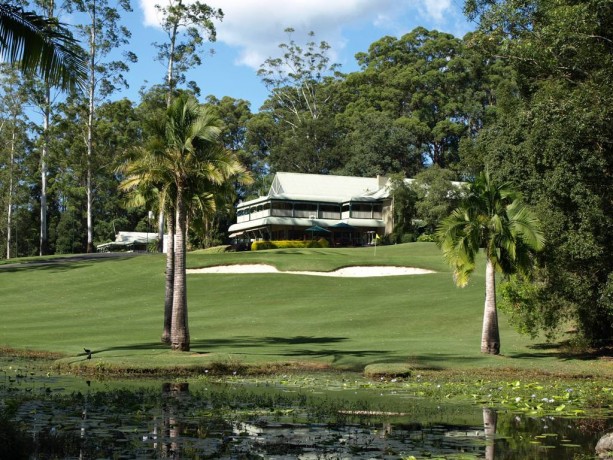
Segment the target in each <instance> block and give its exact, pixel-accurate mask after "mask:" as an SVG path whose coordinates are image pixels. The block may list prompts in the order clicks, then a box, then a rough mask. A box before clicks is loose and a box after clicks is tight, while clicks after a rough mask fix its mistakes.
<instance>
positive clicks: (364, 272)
mask: <svg viewBox="0 0 613 460" xmlns="http://www.w3.org/2000/svg"><path fill="white" fill-rule="evenodd" d="M187 273H188V274H196V273H205V274H210V273H227V274H231V273H234V274H237V273H285V274H289V275H311V276H341V277H348V278H370V277H373V276H406V275H426V274H428V273H435V272H433V271H432V270H425V269H423V268H412V267H390V266H384V265H378V266H355V267H343V268H339V269H338V270H334V271H332V272H312V271H296V272H292V271H288V272H282V271H279V270H277V269H276V268H275V267H273V266H272V265H264V264H252V265H218V266H215V267H206V268H195V269H190V270H187Z"/></svg>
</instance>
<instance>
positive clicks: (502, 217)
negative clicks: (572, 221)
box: [437, 171, 545, 354]
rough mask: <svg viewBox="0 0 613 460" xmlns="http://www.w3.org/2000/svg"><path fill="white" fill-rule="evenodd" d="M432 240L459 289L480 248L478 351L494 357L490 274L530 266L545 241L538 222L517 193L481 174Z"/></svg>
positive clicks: (495, 324)
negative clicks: (482, 261) (481, 303)
mask: <svg viewBox="0 0 613 460" xmlns="http://www.w3.org/2000/svg"><path fill="white" fill-rule="evenodd" d="M437 237H438V241H439V243H438V244H439V245H440V247H441V249H442V251H443V256H444V258H445V260H446V261H447V262H448V263H449V265H450V266H451V267H452V268H453V276H454V280H455V282H456V284H457V285H458V286H460V287H464V286H466V284H467V283H468V281H469V279H470V275H471V274H472V272H473V271H474V269H475V262H476V258H477V254H478V253H479V250H480V249H483V250H484V253H485V261H486V271H485V309H484V313H483V331H482V335H481V352H482V353H490V354H499V353H500V333H499V330H498V313H497V308H496V271H500V272H502V273H503V274H504V275H510V274H512V273H518V272H519V273H527V272H529V271H530V270H531V269H532V268H533V266H534V259H533V257H532V256H533V255H534V253H535V252H536V251H540V250H542V248H543V246H544V242H545V240H544V237H543V233H542V231H541V229H540V221H539V220H538V218H537V217H536V216H535V215H534V214H533V213H532V212H531V211H530V210H529V209H528V207H527V206H526V205H525V204H524V203H523V202H522V198H521V195H520V194H519V193H517V192H515V191H512V190H510V189H509V188H507V185H506V184H500V183H496V182H495V181H492V179H491V178H490V175H489V173H488V172H487V171H486V172H482V173H481V174H480V175H479V176H478V177H476V178H475V180H474V181H473V182H472V183H471V184H470V185H469V187H468V191H467V194H466V196H465V198H464V199H463V200H462V202H461V204H460V206H459V207H458V208H456V209H455V210H454V211H453V212H452V213H451V214H450V215H449V216H448V217H447V218H445V219H444V220H443V221H442V223H441V225H440V227H439V228H438V230H437Z"/></svg>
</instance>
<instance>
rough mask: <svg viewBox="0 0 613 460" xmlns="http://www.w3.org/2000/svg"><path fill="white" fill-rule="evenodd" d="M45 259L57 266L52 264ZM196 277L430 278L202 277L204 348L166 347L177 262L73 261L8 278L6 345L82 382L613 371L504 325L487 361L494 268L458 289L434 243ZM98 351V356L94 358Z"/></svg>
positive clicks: (237, 257) (251, 258)
mask: <svg viewBox="0 0 613 460" xmlns="http://www.w3.org/2000/svg"><path fill="white" fill-rule="evenodd" d="M44 262H48V261H47V260H45V261H44ZM187 263H188V267H190V268H197V267H205V266H214V265H229V264H252V263H263V264H270V265H273V266H275V267H276V268H277V269H279V270H281V271H310V270H315V271H331V270H334V269H336V268H340V267H346V266H352V265H393V266H409V267H416V268H426V269H429V270H433V271H435V272H436V273H434V274H430V275H416V276H390V277H382V278H335V277H313V276H305V275H291V274H285V273H281V274H235V275H232V274H224V275H221V274H217V275H188V305H189V321H190V332H191V338H192V349H191V351H190V352H187V353H177V352H172V351H170V350H169V349H168V348H167V347H166V346H165V345H163V344H162V343H160V342H159V336H160V334H161V325H162V311H163V310H162V309H163V289H164V255H161V254H155V255H150V254H148V255H143V256H134V257H128V256H127V255H126V256H125V257H118V258H108V259H106V258H104V259H95V260H90V259H87V258H85V259H82V260H80V259H77V260H75V259H67V260H64V261H62V262H61V263H42V264H36V263H32V262H30V263H28V264H23V265H6V266H4V267H2V268H0V283H1V285H2V291H3V302H2V305H0V314H2V317H3V321H2V324H1V325H0V346H2V347H5V349H7V350H8V349H11V350H20V351H22V352H23V351H33V352H34V351H38V352H40V351H42V352H53V353H59V354H61V355H62V356H63V357H62V358H60V359H57V360H56V361H55V363H56V365H57V366H59V367H61V368H63V369H67V370H72V371H75V372H91V373H96V372H98V373H101V374H113V373H126V372H128V373H133V374H135V375H147V374H149V373H169V374H177V375H179V374H181V373H192V374H198V373H204V372H219V373H223V372H228V373H233V372H242V373H246V374H248V373H267V372H268V373H272V372H294V371H301V370H302V371H307V372H315V371H319V370H326V371H341V372H359V373H366V374H367V375H381V374H386V373H387V374H389V375H396V374H403V375H409V374H410V373H411V372H416V371H417V372H439V373H478V372H481V373H484V374H487V373H490V372H492V371H494V372H495V371H496V370H500V371H501V372H502V371H504V372H507V373H510V374H513V373H517V374H522V373H523V374H526V375H531V374H534V373H541V374H548V375H553V376H555V375H566V376H578V377H589V376H597V377H608V376H612V375H613V366H612V363H611V361H610V360H606V359H600V358H599V357H595V356H585V355H584V356H578V355H575V356H573V355H569V354H567V353H564V352H563V351H562V349H561V348H559V346H558V345H557V344H555V343H554V344H546V343H544V340H542V339H537V340H534V341H533V340H530V339H529V338H528V337H525V336H521V335H519V334H518V333H517V332H515V331H514V330H513V329H512V328H511V327H509V325H508V324H507V321H506V318H504V316H503V315H501V319H500V326H501V336H502V356H488V355H483V354H481V353H480V352H479V340H480V328H481V315H482V308H483V295H484V294H483V272H482V268H483V267H482V266H480V269H479V270H478V271H477V272H476V273H475V275H474V276H473V279H472V280H471V283H470V284H469V286H468V287H466V288H464V289H459V288H457V287H455V285H454V284H453V281H452V277H451V273H450V271H449V269H448V268H447V267H446V266H445V264H444V263H443V261H442V257H441V254H440V251H439V250H438V249H437V248H436V246H435V245H433V244H431V243H412V244H403V245H395V246H381V247H377V248H374V247H369V248H348V249H299V250H298V249H292V250H290V249H287V250H272V251H257V252H245V253H228V252H223V253H190V254H189V255H188V262H187ZM84 348H89V349H92V350H93V351H94V353H93V354H92V359H91V360H88V359H86V355H85V353H84V351H83V349H84Z"/></svg>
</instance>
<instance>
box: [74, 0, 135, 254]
mask: <svg viewBox="0 0 613 460" xmlns="http://www.w3.org/2000/svg"><path fill="white" fill-rule="evenodd" d="M116 5H117V6H114V4H111V2H109V1H108V0H69V1H68V7H69V11H77V12H78V13H80V14H82V15H83V16H84V17H86V18H87V21H84V23H83V24H81V25H78V26H77V28H78V30H79V32H80V35H81V36H82V37H83V39H84V40H85V41H86V42H87V57H88V66H87V85H86V86H87V87H86V93H87V94H86V98H87V101H88V104H87V123H86V129H87V142H86V145H87V154H86V158H87V164H88V167H87V184H86V191H87V252H93V251H94V243H93V241H94V224H93V209H92V202H93V199H94V183H93V182H92V170H91V169H92V166H91V162H92V158H93V156H94V154H95V152H94V148H95V147H94V145H95V133H94V122H95V116H96V114H95V112H96V107H97V105H98V104H99V103H100V99H101V98H105V97H107V96H109V95H110V94H112V93H113V92H114V91H116V90H117V89H118V88H120V87H126V86H127V82H126V80H125V77H124V73H125V72H127V71H128V68H129V67H128V63H130V62H135V61H136V59H137V58H136V55H135V54H134V53H132V52H130V51H126V52H124V53H123V59H121V60H109V55H110V53H111V52H112V51H114V50H115V49H116V48H119V47H121V46H124V45H127V44H128V43H129V39H130V36H131V33H130V31H129V29H128V28H127V27H126V26H123V25H121V23H120V20H121V16H120V12H121V11H125V12H130V11H132V7H131V5H130V1H129V0H119V1H118V2H117V3H116Z"/></svg>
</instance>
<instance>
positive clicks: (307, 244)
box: [251, 238, 330, 251]
mask: <svg viewBox="0 0 613 460" xmlns="http://www.w3.org/2000/svg"><path fill="white" fill-rule="evenodd" d="M329 247H330V243H329V242H328V240H326V239H325V238H320V239H318V240H306V241H302V240H279V241H254V242H253V243H251V250H252V251H261V250H264V249H288V248H329Z"/></svg>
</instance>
